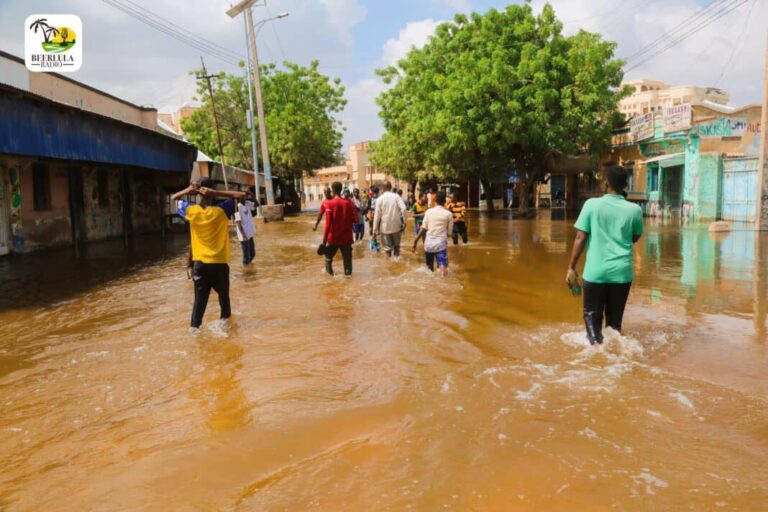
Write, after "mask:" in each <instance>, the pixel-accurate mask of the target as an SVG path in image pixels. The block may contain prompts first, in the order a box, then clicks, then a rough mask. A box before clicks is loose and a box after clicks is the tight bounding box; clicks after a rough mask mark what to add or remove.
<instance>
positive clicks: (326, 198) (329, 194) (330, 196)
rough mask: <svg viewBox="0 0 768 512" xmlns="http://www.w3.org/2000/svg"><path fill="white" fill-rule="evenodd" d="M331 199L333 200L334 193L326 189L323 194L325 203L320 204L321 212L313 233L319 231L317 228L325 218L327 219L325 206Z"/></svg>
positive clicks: (318, 214) (318, 213)
mask: <svg viewBox="0 0 768 512" xmlns="http://www.w3.org/2000/svg"><path fill="white" fill-rule="evenodd" d="M331 199H333V192H332V191H331V189H330V188H329V187H326V188H325V191H324V192H323V202H322V203H320V211H319V212H317V220H315V227H313V228H312V231H317V226H318V225H319V224H320V221H321V220H323V217H325V205H326V203H328V201H330V200H331Z"/></svg>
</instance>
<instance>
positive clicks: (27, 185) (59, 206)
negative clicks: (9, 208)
mask: <svg viewBox="0 0 768 512" xmlns="http://www.w3.org/2000/svg"><path fill="white" fill-rule="evenodd" d="M17 168H18V169H19V170H20V178H21V182H20V184H21V225H20V226H19V227H18V229H17V235H18V236H21V237H22V238H21V241H22V246H21V247H14V249H15V250H20V251H21V252H27V251H33V250H36V249H40V248H42V247H56V246H61V245H68V244H70V243H72V229H71V225H70V220H69V218H70V216H69V176H68V174H67V168H66V167H65V166H64V165H61V164H49V165H48V173H49V177H50V189H51V190H50V194H51V208H50V210H43V211H37V210H35V208H34V188H33V184H32V165H31V161H26V162H23V163H21V165H18V166H17Z"/></svg>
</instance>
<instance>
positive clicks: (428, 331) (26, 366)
mask: <svg viewBox="0 0 768 512" xmlns="http://www.w3.org/2000/svg"><path fill="white" fill-rule="evenodd" d="M546 215H547V213H545V214H544V216H542V217H541V218H539V219H538V220H535V221H518V220H508V219H505V218H493V219H489V218H484V217H473V218H471V221H470V236H471V243H470V245H469V246H466V247H457V248H451V249H450V259H451V270H452V273H451V275H450V276H449V277H448V278H447V279H445V280H443V279H440V278H437V277H433V276H432V275H430V274H429V273H427V272H426V271H425V270H424V269H423V268H422V265H421V259H420V258H419V259H417V257H416V256H414V255H412V254H410V253H408V254H407V256H406V257H404V258H403V261H401V262H399V263H388V262H387V261H385V260H384V259H383V258H382V257H375V256H371V255H369V254H368V251H367V248H366V247H363V246H359V247H357V248H356V249H355V261H354V265H355V271H354V277H353V278H352V279H351V280H347V279H344V278H341V277H337V278H328V277H326V276H325V275H324V274H323V273H322V267H323V265H322V262H321V261H320V259H319V258H318V257H317V256H316V255H315V247H316V244H317V242H318V241H319V236H320V235H319V233H313V232H312V231H311V224H312V219H311V218H310V217H299V218H293V219H290V220H288V221H287V222H286V223H285V224H274V225H273V224H269V225H259V228H258V229H259V233H258V238H257V242H256V245H257V257H256V264H255V266H254V267H253V268H250V269H243V268H242V267H241V265H240V264H239V262H238V259H237V255H238V252H239V249H238V248H237V247H235V245H234V244H233V256H234V258H233V260H234V261H235V262H234V263H233V265H232V294H233V311H234V316H233V318H232V321H231V322H230V323H229V324H228V325H222V324H220V323H218V322H216V321H215V318H216V317H217V315H218V304H216V303H215V300H213V302H212V304H211V306H210V307H209V311H208V314H207V316H206V324H205V325H204V328H203V330H202V331H201V332H200V333H199V334H197V335H193V334H190V333H189V332H188V327H187V326H188V321H189V314H190V306H191V293H192V292H191V288H190V283H189V282H188V281H187V280H186V277H185V274H184V268H183V260H184V254H185V250H186V240H185V238H184V237H183V236H177V237H175V238H170V239H168V240H166V241H164V242H163V241H159V240H155V239H141V238H139V239H136V241H135V243H134V246H133V248H132V249H131V250H130V251H129V252H127V253H126V252H124V251H123V250H122V247H121V246H120V244H119V243H112V242H108V243H101V244H94V245H91V246H90V247H88V248H87V251H86V255H85V258H83V259H82V260H80V261H75V260H74V259H73V258H72V257H71V256H70V253H69V252H68V251H65V252H54V253H45V254H32V255H29V256H25V257H13V258H5V259H0V285H1V286H2V294H1V297H0V460H2V464H0V510H4V511H6V510H7V511H39V510H76V511H81V510H100V511H101V510H163V511H166V510H259V511H261V510H265V511H278V510H287V511H305V510H328V511H341V510H354V511H363V510H364V511H380V510H398V511H401V510H424V511H433V510H477V511H509V510H515V511H555V510H594V511H603V510H653V511H673V510H674V511H677V510H695V511H705V510H739V511H757V510H766V507H768V505H767V503H768V464H766V461H768V407H766V405H768V402H767V398H768V375H767V374H766V367H767V364H768V350H767V348H768V344H767V343H766V315H767V312H768V304H767V302H768V297H766V295H767V294H768V275H767V274H768V271H767V270H766V266H767V265H768V237H766V236H762V237H761V236H759V235H757V234H756V233H754V232H752V231H747V230H744V231H734V232H732V233H730V234H728V235H726V236H721V237H718V238H713V237H712V236H711V235H710V234H709V233H708V232H707V230H706V227H702V226H683V227H680V226H671V225H666V226H663V225H651V224H648V225H647V226H646V228H647V233H646V236H644V237H643V238H642V240H641V241H640V242H639V243H638V245H637V248H636V254H635V265H636V269H637V275H638V277H637V281H636V285H635V287H634V289H633V291H632V295H631V298H630V301H631V303H630V306H629V308H628V312H627V316H626V321H625V324H626V331H625V333H624V336H623V337H619V336H617V335H611V336H609V338H608V340H607V344H606V346H605V348H604V349H602V350H596V349H592V348H589V347H588V346H587V345H586V340H585V338H584V336H583V334H582V329H581V324H580V315H579V309H580V303H579V299H578V298H576V297H573V296H571V295H570V294H569V292H568V290H567V288H566V287H565V286H564V284H563V279H564V275H565V268H566V262H567V250H568V248H569V244H570V243H571V242H572V239H573V234H574V233H573V229H572V228H571V227H570V226H571V224H572V221H564V220H551V219H550V218H548V217H547V216H546ZM406 239H407V240H408V242H407V243H410V240H411V239H412V235H409V236H408V237H407V238H406ZM336 265H337V268H338V269H340V268H341V266H340V265H341V263H340V262H337V263H336Z"/></svg>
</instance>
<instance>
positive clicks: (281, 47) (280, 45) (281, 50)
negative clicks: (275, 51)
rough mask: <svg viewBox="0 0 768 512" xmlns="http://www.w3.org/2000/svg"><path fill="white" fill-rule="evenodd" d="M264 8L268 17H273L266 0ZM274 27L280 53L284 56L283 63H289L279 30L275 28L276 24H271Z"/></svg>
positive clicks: (273, 30)
mask: <svg viewBox="0 0 768 512" xmlns="http://www.w3.org/2000/svg"><path fill="white" fill-rule="evenodd" d="M264 7H265V8H266V9H267V16H268V17H270V18H271V17H272V13H271V12H270V10H269V6H268V5H267V0H264ZM270 25H272V32H273V33H274V34H275V39H277V46H278V47H279V48H280V53H281V54H282V56H283V62H285V61H287V60H288V58H287V57H286V56H285V50H283V43H282V41H280V36H279V35H277V29H276V28H275V24H274V23H270Z"/></svg>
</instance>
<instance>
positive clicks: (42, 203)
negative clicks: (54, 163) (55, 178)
mask: <svg viewBox="0 0 768 512" xmlns="http://www.w3.org/2000/svg"><path fill="white" fill-rule="evenodd" d="M32 191H33V195H34V198H33V203H34V208H35V211H37V212H39V211H45V210H50V209H51V177H50V174H49V172H48V166H47V165H44V164H33V165H32Z"/></svg>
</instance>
